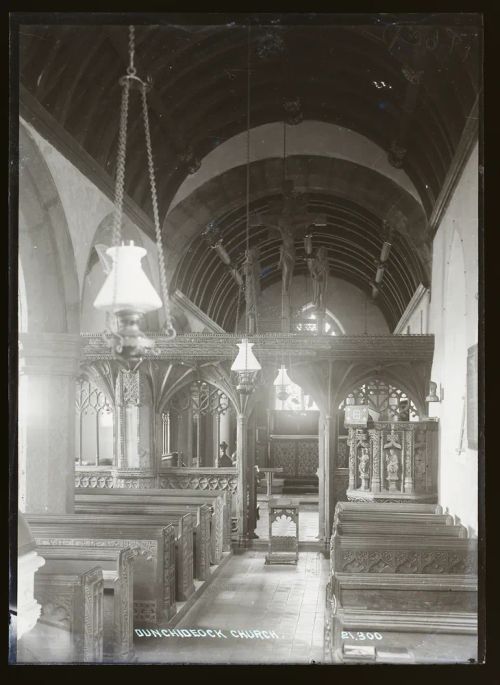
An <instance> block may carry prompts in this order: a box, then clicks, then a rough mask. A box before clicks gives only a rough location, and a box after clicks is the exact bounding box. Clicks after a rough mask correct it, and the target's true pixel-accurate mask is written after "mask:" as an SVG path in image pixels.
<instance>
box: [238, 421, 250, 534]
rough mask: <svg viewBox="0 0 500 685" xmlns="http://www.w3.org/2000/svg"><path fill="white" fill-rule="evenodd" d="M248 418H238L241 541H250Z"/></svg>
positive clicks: (239, 524) (239, 529) (239, 526)
mask: <svg viewBox="0 0 500 685" xmlns="http://www.w3.org/2000/svg"><path fill="white" fill-rule="evenodd" d="M247 456H248V455H247V418H246V416H245V415H244V414H238V416H237V417H236V461H237V467H238V535H239V537H240V540H241V541H246V540H247V539H248V472H247V471H248V458H247Z"/></svg>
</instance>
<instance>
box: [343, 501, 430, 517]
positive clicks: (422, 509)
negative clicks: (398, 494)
mask: <svg viewBox="0 0 500 685" xmlns="http://www.w3.org/2000/svg"><path fill="white" fill-rule="evenodd" d="M338 511H339V512H340V511H363V512H372V511H375V512H379V511H390V512H392V513H397V512H403V513H405V512H411V513H414V514H442V513H443V508H442V507H441V505H439V504H418V503H413V502H408V503H406V502H337V504H336V506H335V513H337V512H338Z"/></svg>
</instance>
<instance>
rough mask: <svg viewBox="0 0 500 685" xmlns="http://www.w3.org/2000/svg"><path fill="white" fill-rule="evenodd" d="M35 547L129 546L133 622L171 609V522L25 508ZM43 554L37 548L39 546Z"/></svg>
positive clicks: (167, 614)
mask: <svg viewBox="0 0 500 685" xmlns="http://www.w3.org/2000/svg"><path fill="white" fill-rule="evenodd" d="M26 520H27V521H28V524H29V526H30V528H31V531H32V533H33V536H34V538H35V541H36V544H37V545H38V547H40V548H42V547H45V546H49V547H50V546H74V545H76V546H82V545H83V546H86V547H93V548H100V547H106V548H107V547H110V546H112V547H116V548H119V549H123V548H127V547H130V548H131V549H134V550H136V551H137V558H136V560H135V562H134V581H133V592H134V622H135V624H136V625H139V626H140V625H144V624H152V625H156V624H163V623H166V622H168V621H169V620H170V619H171V618H172V617H173V616H174V614H175V613H176V569H175V561H176V547H175V539H176V531H175V528H174V526H172V525H168V526H165V525H164V524H161V523H160V524H158V523H155V522H154V521H153V522H146V521H145V519H144V518H141V519H140V521H139V522H137V517H130V516H113V517H110V516H108V517H102V516H101V517H99V516H95V515H94V516H92V515H87V514H64V515H63V514H27V515H26ZM41 553H42V554H43V550H41Z"/></svg>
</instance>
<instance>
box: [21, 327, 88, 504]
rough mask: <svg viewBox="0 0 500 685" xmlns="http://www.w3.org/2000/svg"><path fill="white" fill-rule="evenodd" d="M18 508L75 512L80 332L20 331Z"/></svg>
mask: <svg viewBox="0 0 500 685" xmlns="http://www.w3.org/2000/svg"><path fill="white" fill-rule="evenodd" d="M19 339H20V350H19V373H20V389H19V390H20V395H19V424H20V428H21V430H20V433H21V434H22V436H23V440H22V441H21V444H20V448H21V449H20V453H19V490H20V497H19V508H20V509H21V510H22V511H24V512H28V513H33V514H34V513H52V514H64V513H72V512H73V508H74V506H73V505H74V490H75V428H76V413H75V400H76V386H75V381H76V378H77V376H78V373H79V362H80V336H78V335H70V334H65V333H21V334H20V336H19Z"/></svg>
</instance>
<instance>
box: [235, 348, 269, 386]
mask: <svg viewBox="0 0 500 685" xmlns="http://www.w3.org/2000/svg"><path fill="white" fill-rule="evenodd" d="M253 345H254V344H253V343H251V342H248V338H243V340H242V341H241V342H240V343H237V347H238V348H239V352H238V354H237V355H236V359H235V360H234V362H233V363H232V366H231V371H234V372H236V374H237V376H238V383H237V385H236V390H238V392H239V393H240V394H241V395H250V394H251V393H252V392H253V390H254V388H255V382H256V380H257V374H258V373H259V371H260V370H261V368H262V367H261V365H260V364H259V361H258V359H257V357H256V356H255V355H254V353H253V351H252V347H253Z"/></svg>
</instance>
